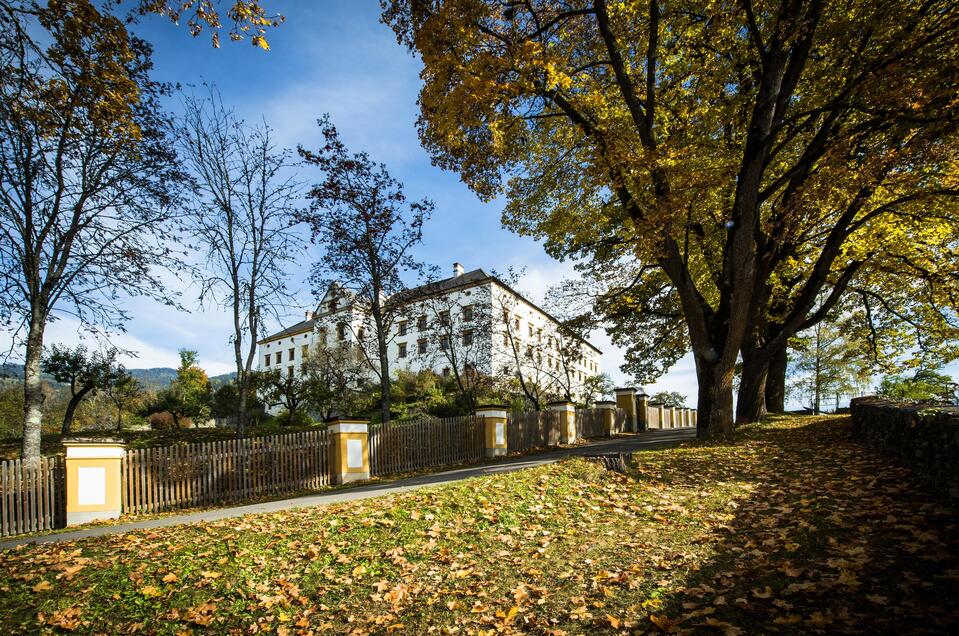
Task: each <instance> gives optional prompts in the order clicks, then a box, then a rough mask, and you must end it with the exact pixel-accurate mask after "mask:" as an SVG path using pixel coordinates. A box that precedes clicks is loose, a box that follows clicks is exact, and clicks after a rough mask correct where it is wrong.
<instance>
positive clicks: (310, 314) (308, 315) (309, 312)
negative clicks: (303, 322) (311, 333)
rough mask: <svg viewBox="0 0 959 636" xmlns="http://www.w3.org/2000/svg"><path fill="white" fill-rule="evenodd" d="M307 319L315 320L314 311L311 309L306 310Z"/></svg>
mask: <svg viewBox="0 0 959 636" xmlns="http://www.w3.org/2000/svg"><path fill="white" fill-rule="evenodd" d="M306 319H307V320H313V312H312V311H310V310H309V309H307V310H306Z"/></svg>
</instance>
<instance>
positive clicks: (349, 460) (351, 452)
mask: <svg viewBox="0 0 959 636" xmlns="http://www.w3.org/2000/svg"><path fill="white" fill-rule="evenodd" d="M346 467H347V468H363V442H362V440H358V439H348V440H346Z"/></svg>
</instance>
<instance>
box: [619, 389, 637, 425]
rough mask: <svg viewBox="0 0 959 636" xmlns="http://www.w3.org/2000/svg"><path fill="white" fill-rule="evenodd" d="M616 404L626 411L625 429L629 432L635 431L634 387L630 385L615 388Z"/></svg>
mask: <svg viewBox="0 0 959 636" xmlns="http://www.w3.org/2000/svg"><path fill="white" fill-rule="evenodd" d="M616 406H618V407H619V408H621V409H623V410H624V411H626V425H625V429H626V430H627V431H628V432H630V433H634V432H636V429H637V420H636V389H634V388H633V387H631V386H626V387H623V388H620V389H616Z"/></svg>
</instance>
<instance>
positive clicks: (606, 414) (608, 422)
mask: <svg viewBox="0 0 959 636" xmlns="http://www.w3.org/2000/svg"><path fill="white" fill-rule="evenodd" d="M596 408H598V409H599V412H600V413H601V414H602V417H603V434H604V435H605V436H606V437H612V436H613V435H615V434H616V433H619V432H620V431H619V430H617V428H616V402H613V401H612V400H601V401H599V402H597V403H596Z"/></svg>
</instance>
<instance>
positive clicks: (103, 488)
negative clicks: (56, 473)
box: [63, 439, 124, 526]
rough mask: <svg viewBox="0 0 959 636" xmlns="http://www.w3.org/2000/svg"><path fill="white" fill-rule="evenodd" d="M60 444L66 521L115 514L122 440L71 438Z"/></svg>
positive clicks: (78, 521)
mask: <svg viewBox="0 0 959 636" xmlns="http://www.w3.org/2000/svg"><path fill="white" fill-rule="evenodd" d="M63 445H64V446H65V447H66V449H67V452H66V468H67V470H66V481H67V489H66V490H67V525H68V526H75V525H78V524H81V523H89V522H90V521H94V520H98V519H116V518H117V517H119V516H120V508H121V506H122V503H121V497H120V492H121V488H122V477H121V474H120V464H121V462H122V460H123V453H124V446H123V442H122V441H120V440H116V439H98V440H84V439H71V440H65V441H64V442H63Z"/></svg>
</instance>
